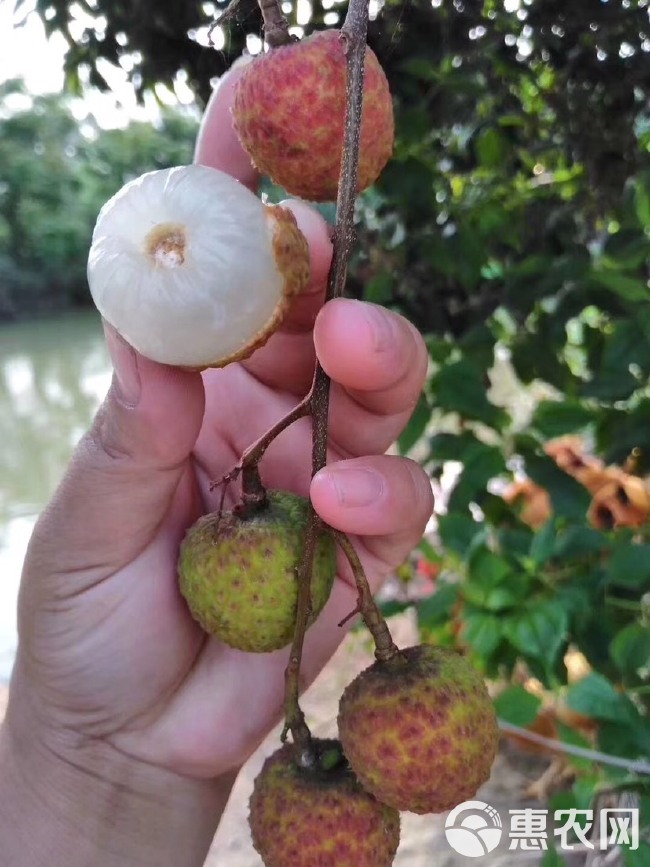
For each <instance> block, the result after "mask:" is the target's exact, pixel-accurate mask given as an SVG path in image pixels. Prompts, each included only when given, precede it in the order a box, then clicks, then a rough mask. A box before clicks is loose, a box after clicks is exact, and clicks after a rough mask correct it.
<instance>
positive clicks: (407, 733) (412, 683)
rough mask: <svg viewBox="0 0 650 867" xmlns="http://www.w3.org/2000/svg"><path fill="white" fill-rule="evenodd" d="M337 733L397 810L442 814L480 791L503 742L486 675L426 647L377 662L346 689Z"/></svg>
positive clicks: (368, 782)
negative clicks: (389, 660)
mask: <svg viewBox="0 0 650 867" xmlns="http://www.w3.org/2000/svg"><path fill="white" fill-rule="evenodd" d="M338 724H339V736H340V738H341V743H342V745H343V749H344V751H345V755H346V756H347V758H348V761H349V762H350V765H351V766H352V768H353V770H354V772H355V774H356V775H357V777H358V778H359V781H360V782H361V784H362V785H363V786H364V788H366V789H367V790H368V791H369V792H371V793H372V794H373V795H374V796H375V797H376V798H378V799H379V800H380V801H382V802H383V803H385V804H389V805H390V806H391V807H395V809H397V810H406V811H409V812H413V813H440V812H442V811H444V810H450V809H451V808H453V807H455V806H457V805H458V804H460V803H461V802H462V801H466V800H468V799H470V798H472V797H474V795H475V794H476V791H477V789H478V788H479V786H481V785H482V784H483V783H484V782H485V781H486V780H487V779H488V777H489V775H490V769H491V767H492V763H493V761H494V757H495V755H496V750H497V745H498V741H499V731H498V728H497V722H496V716H495V713H494V708H493V705H492V702H491V700H490V697H489V695H488V692H487V689H486V687H485V684H484V682H483V679H482V678H481V676H480V675H479V673H478V672H477V671H476V670H475V669H474V668H473V667H472V665H471V664H470V663H469V662H468V661H467V659H465V658H464V657H463V656H461V655H460V654H458V653H456V652H455V651H450V650H447V649H444V648H439V647H431V646H429V645H426V644H423V645H419V646H417V647H410V648H407V649H406V650H402V651H400V658H398V659H396V660H395V661H394V664H393V663H388V664H382V663H379V662H377V663H374V664H373V665H371V666H370V668H367V669H366V670H365V671H364V672H362V673H361V674H360V675H359V676H358V677H357V678H356V679H355V680H354V681H352V683H351V684H350V685H349V686H348V687H347V688H346V690H345V691H344V693H343V696H342V697H341V703H340V708H339V718H338Z"/></svg>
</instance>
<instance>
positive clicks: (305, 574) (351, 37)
mask: <svg viewBox="0 0 650 867" xmlns="http://www.w3.org/2000/svg"><path fill="white" fill-rule="evenodd" d="M367 32H368V0H350V4H349V6H348V13H347V16H346V19H345V23H344V24H343V27H342V29H341V39H342V40H344V50H345V53H346V56H347V94H346V111H345V127H344V139H343V158H342V161H341V171H340V175H339V185H338V197H337V202H336V226H335V230H334V252H333V257H332V264H331V267H330V272H329V279H328V285H327V293H326V295H325V301H326V302H327V301H331V300H332V299H333V298H339V297H341V296H342V295H343V293H344V291H345V281H346V277H347V269H348V261H349V258H350V253H351V250H352V243H353V240H354V202H355V199H356V194H357V178H358V169H359V142H360V139H361V112H362V107H363V79H364V71H365V58H366V35H367ZM329 394H330V379H329V376H328V375H327V374H326V373H325V371H324V370H323V368H322V367H321V365H320V363H319V362H318V361H317V362H316V370H315V372H314V381H313V384H312V389H311V414H312V421H313V431H312V476H313V475H315V474H316V473H317V472H318V471H319V470H320V469H322V467H324V466H325V463H326V461H327V437H328V415H329ZM319 532H321V521H320V519H319V518H318V516H317V515H316V513H315V512H314V510H313V508H310V514H309V524H308V529H307V533H306V537H305V547H304V551H303V556H302V557H301V561H300V564H299V566H298V573H297V574H298V610H297V617H296V626H295V631H294V640H293V644H292V647H291V657H290V662H289V665H288V666H287V671H286V675H285V689H286V691H285V719H286V725H285V731H284V732H283V734H284V735H286V733H287V731H289V730H290V731H291V734H292V736H293V739H294V742H296V743H297V744H298V747H299V755H301V756H305V755H306V754H308V752H309V749H310V737H311V736H310V734H309V729H308V727H307V725H306V723H305V720H304V714H303V713H302V711H301V709H300V705H299V701H298V697H299V673H300V664H301V660H302V649H303V644H304V639H305V631H306V629H307V624H308V621H309V612H310V610H311V578H312V567H313V557H314V550H315V545H316V539H317V538H318V534H319ZM366 586H367V584H366ZM364 614H365V609H364ZM379 617H381V614H379ZM382 619H383V618H382ZM384 625H385V624H384ZM391 641H392V639H391Z"/></svg>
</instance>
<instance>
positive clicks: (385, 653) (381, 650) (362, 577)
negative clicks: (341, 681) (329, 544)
mask: <svg viewBox="0 0 650 867" xmlns="http://www.w3.org/2000/svg"><path fill="white" fill-rule="evenodd" d="M330 532H331V534H332V535H333V536H334V538H335V539H336V542H337V544H338V545H339V547H340V548H341V549H342V550H343V553H344V554H345V556H346V557H347V558H348V563H349V564H350V567H351V568H352V574H353V575H354V581H355V583H356V585H357V591H358V594H359V597H358V601H357V607H356V609H355V612H354V613H359V614H361V616H362V617H363V622H364V623H365V624H366V626H367V627H368V629H369V631H370V634H371V635H372V637H373V639H374V642H375V657H376V658H377V659H378V660H379V662H390V660H391V659H393V657H394V656H395V655H396V654H397V653H399V650H398V649H397V645H396V644H395V642H394V641H393V636H392V635H391V634H390V630H389V629H388V626H387V624H386V621H385V620H384V618H383V616H382V613H381V611H380V610H379V607H378V605H377V603H376V602H375V600H374V599H373V598H372V593H371V592H370V587H369V586H368V580H367V578H366V574H365V572H364V571H363V566H362V565H361V560H360V559H359V555H358V554H357V552H356V550H355V548H354V545H353V544H352V542H351V541H350V540H349V539H348V537H347V536H346V535H345V533H341V532H340V531H339V530H332V529H330ZM347 619H348V618H346V620H347Z"/></svg>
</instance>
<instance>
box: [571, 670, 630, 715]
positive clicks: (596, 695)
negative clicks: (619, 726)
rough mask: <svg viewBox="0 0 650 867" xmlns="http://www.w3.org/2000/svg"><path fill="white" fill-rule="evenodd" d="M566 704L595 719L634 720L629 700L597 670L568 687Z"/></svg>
mask: <svg viewBox="0 0 650 867" xmlns="http://www.w3.org/2000/svg"><path fill="white" fill-rule="evenodd" d="M567 705H568V706H569V707H570V708H572V709H573V710H575V711H578V713H583V714H584V715H585V716H589V717H593V719H597V720H610V721H612V722H618V723H621V722H629V721H634V718H635V715H634V714H631V713H630V702H629V699H627V698H626V697H625V696H624V695H622V694H621V693H619V692H617V691H616V689H615V688H614V687H613V686H612V684H611V683H610V682H609V681H608V680H607V679H606V678H605V677H603V675H602V674H598V672H595V671H593V672H591V674H588V675H587V676H586V677H583V678H582V680H579V681H578V683H576V684H574V685H573V686H571V687H570V688H569V691H568V693H567Z"/></svg>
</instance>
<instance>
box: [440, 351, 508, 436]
mask: <svg viewBox="0 0 650 867" xmlns="http://www.w3.org/2000/svg"><path fill="white" fill-rule="evenodd" d="M489 388H490V383H489V382H487V381H486V378H485V372H484V371H483V370H482V369H481V368H479V367H476V366H475V365H474V364H472V362H471V361H468V360H467V359H465V358H463V359H461V360H460V361H454V362H451V363H450V364H446V365H445V366H444V367H443V368H441V369H440V371H439V372H438V373H437V374H436V375H435V376H434V377H433V380H432V382H431V393H432V394H433V395H434V396H435V400H436V404H437V405H438V406H440V407H441V408H442V409H445V410H446V411H447V412H457V413H458V414H459V415H461V416H462V417H463V418H467V419H474V420H475V421H482V422H483V423H484V424H486V425H488V426H489V427H492V428H496V429H497V430H500V429H501V428H502V427H503V426H504V425H505V424H506V423H507V421H508V414H507V413H506V412H504V410H502V409H500V408H499V407H496V406H494V405H493V404H491V403H490V401H489V400H488V397H487V392H488V389H489Z"/></svg>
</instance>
